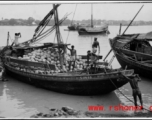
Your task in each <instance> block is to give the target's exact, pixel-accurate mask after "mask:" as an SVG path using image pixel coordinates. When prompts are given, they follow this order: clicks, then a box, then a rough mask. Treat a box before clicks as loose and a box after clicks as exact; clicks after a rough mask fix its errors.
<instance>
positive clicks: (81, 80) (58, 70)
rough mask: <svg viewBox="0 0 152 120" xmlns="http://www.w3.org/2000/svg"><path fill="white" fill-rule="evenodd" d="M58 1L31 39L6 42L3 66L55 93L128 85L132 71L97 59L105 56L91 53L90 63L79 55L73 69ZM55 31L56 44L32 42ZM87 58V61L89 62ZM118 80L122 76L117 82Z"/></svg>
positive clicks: (100, 91)
mask: <svg viewBox="0 0 152 120" xmlns="http://www.w3.org/2000/svg"><path fill="white" fill-rule="evenodd" d="M59 6H60V5H59V4H56V5H55V4H53V9H52V10H51V11H50V12H49V13H48V14H47V15H46V16H45V18H44V19H43V20H42V21H41V22H40V24H39V26H38V27H37V28H36V30H35V34H34V35H33V38H32V39H31V40H27V41H25V42H23V43H20V44H19V46H11V45H7V46H6V47H4V48H3V50H2V51H1V53H0V55H1V59H2V63H3V66H4V68H5V70H6V73H7V74H8V75H11V76H13V77H16V78H17V79H18V80H20V81H23V82H26V83H29V84H32V85H35V86H38V87H42V88H45V89H49V90H52V91H56V92H61V93H67V94H77V95H95V94H104V93H109V92H112V91H114V90H115V89H117V88H119V87H121V86H123V85H125V84H126V83H127V82H128V80H127V78H126V77H130V76H132V75H133V73H134V71H133V70H122V69H112V68H110V67H109V65H107V64H105V63H104V62H98V61H99V60H97V59H99V58H102V56H94V57H93V56H91V59H92V58H95V59H96V60H97V61H96V62H95V61H93V62H95V63H94V64H95V65H96V67H94V66H93V65H94V64H91V62H92V61H90V62H89V59H87V58H88V56H85V55H80V56H78V58H77V60H76V65H75V67H74V69H72V70H70V71H69V69H68V67H69V57H70V56H69V55H68V54H67V49H66V48H67V46H68V44H65V43H63V41H62V40H61V34H60V29H59V25H60V24H61V23H62V22H63V21H64V20H65V19H66V18H67V15H66V16H65V17H64V18H63V19H61V20H60V21H59V20H58V11H57V8H58V7H59ZM53 15H54V20H55V25H54V26H52V27H51V28H50V29H48V30H46V31H44V28H45V26H46V25H47V23H48V22H49V20H50V18H52V16H53ZM53 30H56V36H57V43H44V44H43V45H41V46H40V45H39V46H34V45H33V44H34V43H36V42H38V41H39V40H42V38H44V37H46V35H47V36H48V35H49V34H50V33H51V32H52V31H53ZM86 59H87V62H86ZM118 79H122V80H121V81H118Z"/></svg>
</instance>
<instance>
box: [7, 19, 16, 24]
mask: <svg viewBox="0 0 152 120" xmlns="http://www.w3.org/2000/svg"><path fill="white" fill-rule="evenodd" d="M8 22H9V25H16V24H17V21H16V20H15V19H13V18H12V19H10V20H9V21H8Z"/></svg>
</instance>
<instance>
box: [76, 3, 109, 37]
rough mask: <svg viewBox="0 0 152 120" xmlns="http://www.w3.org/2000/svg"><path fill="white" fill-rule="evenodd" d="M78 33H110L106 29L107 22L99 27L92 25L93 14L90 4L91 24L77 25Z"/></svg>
mask: <svg viewBox="0 0 152 120" xmlns="http://www.w3.org/2000/svg"><path fill="white" fill-rule="evenodd" d="M78 33H79V35H98V34H110V32H109V31H108V24H106V23H102V24H101V25H100V26H99V27H97V26H94V25H93V14H92V4H91V26H90V27H79V28H78Z"/></svg>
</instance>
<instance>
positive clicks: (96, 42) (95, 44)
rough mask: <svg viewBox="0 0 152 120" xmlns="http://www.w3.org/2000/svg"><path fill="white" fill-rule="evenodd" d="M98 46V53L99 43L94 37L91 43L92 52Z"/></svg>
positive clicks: (95, 50)
mask: <svg viewBox="0 0 152 120" xmlns="http://www.w3.org/2000/svg"><path fill="white" fill-rule="evenodd" d="M97 48H98V53H100V45H99V42H98V41H97V38H94V42H93V44H92V53H94V54H95V53H96V52H97Z"/></svg>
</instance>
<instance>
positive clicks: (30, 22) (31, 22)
mask: <svg viewBox="0 0 152 120" xmlns="http://www.w3.org/2000/svg"><path fill="white" fill-rule="evenodd" d="M40 21H41V20H35V19H34V18H32V17H29V18H28V19H14V18H11V19H2V20H0V25H1V26H37V25H38V24H39V23H40ZM71 23H80V24H91V20H90V19H89V20H74V21H71V20H69V19H66V20H65V21H64V22H63V23H62V26H68V25H70V24H71ZM102 23H107V24H108V25H120V23H121V24H122V25H124V26H127V25H128V24H129V23H130V21H127V20H96V19H94V20H93V24H94V25H101V24H102ZM48 25H49V26H52V25H54V20H53V19H52V20H50V22H49V24H48ZM131 25H132V26H141V25H152V21H133V23H132V24H131Z"/></svg>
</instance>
